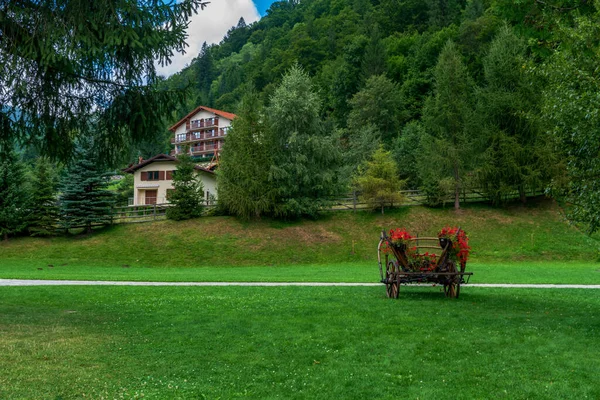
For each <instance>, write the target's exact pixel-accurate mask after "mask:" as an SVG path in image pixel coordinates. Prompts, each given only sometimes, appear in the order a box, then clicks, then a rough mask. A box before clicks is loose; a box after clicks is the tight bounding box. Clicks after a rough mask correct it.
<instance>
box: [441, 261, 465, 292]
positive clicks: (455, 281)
mask: <svg viewBox="0 0 600 400" xmlns="http://www.w3.org/2000/svg"><path fill="white" fill-rule="evenodd" d="M448 272H453V273H457V274H458V270H457V269H456V265H455V264H454V263H451V264H450V265H449V266H448ZM460 277H461V276H460V275H450V276H448V278H447V279H446V282H445V283H444V294H445V295H446V297H450V298H451V299H457V298H458V295H459V294H460Z"/></svg>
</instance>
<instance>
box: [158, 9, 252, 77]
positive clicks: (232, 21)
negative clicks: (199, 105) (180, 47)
mask: <svg viewBox="0 0 600 400" xmlns="http://www.w3.org/2000/svg"><path fill="white" fill-rule="evenodd" d="M240 17H244V20H245V21H246V23H247V24H250V23H252V22H254V21H258V19H259V18H260V15H259V14H258V11H257V10H256V6H255V5H254V3H253V2H252V0H210V4H208V5H207V6H206V8H205V9H204V10H203V11H199V12H198V14H196V15H193V16H192V17H191V19H190V25H189V26H188V38H187V40H186V42H187V44H188V45H189V47H186V49H185V50H186V52H185V54H180V53H176V54H175V56H173V58H172V60H171V61H172V63H171V64H169V65H166V66H165V67H161V66H159V65H157V70H158V73H159V74H160V75H165V76H169V75H172V74H174V73H176V72H179V71H181V70H182V69H183V67H185V66H186V65H189V63H190V62H191V61H192V59H193V58H194V57H196V56H197V55H198V53H199V52H200V48H201V47H202V43H204V42H206V43H208V44H212V43H219V42H220V41H221V40H222V39H223V37H224V36H225V34H226V33H227V31H228V30H229V28H231V27H232V26H236V25H237V23H238V21H239V19H240Z"/></svg>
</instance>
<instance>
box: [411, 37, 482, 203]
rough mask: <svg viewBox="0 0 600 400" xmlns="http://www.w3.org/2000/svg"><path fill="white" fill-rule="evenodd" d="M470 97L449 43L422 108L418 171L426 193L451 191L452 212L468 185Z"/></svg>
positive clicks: (471, 148)
mask: <svg viewBox="0 0 600 400" xmlns="http://www.w3.org/2000/svg"><path fill="white" fill-rule="evenodd" d="M470 97H471V88H470V86H469V76H468V73H467V69H466V68H465V66H464V64H463V63H462V60H461V55H460V53H459V52H458V50H457V48H456V46H455V45H454V43H452V42H450V41H449V42H448V43H447V44H446V46H444V49H443V50H442V53H441V54H440V57H439V61H438V64H437V66H436V68H435V91H434V95H433V96H432V97H431V98H430V99H429V101H428V103H427V105H426V106H425V111H424V120H425V128H426V129H427V135H425V136H424V137H423V139H422V141H421V145H422V149H423V154H422V157H421V158H420V159H419V170H420V171H421V180H422V181H423V184H424V185H425V187H426V188H427V189H429V190H431V188H434V193H435V192H438V191H439V192H445V191H448V189H449V188H450V187H451V188H452V190H451V192H452V193H453V195H454V208H455V209H458V208H460V193H461V191H462V189H463V187H465V186H466V184H467V181H466V175H467V173H468V172H470V170H471V168H472V165H471V164H472V161H473V156H474V141H473V138H472V137H471V136H470V134H469V133H470V132H469V130H470V128H471V122H472V114H473V109H472V104H471V102H470ZM471 132H472V131H471ZM436 186H437V187H438V188H436Z"/></svg>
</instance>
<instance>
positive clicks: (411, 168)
mask: <svg viewBox="0 0 600 400" xmlns="http://www.w3.org/2000/svg"><path fill="white" fill-rule="evenodd" d="M424 135H425V132H424V128H423V124H421V123H420V122H418V121H412V122H410V123H408V124H406V125H405V126H404V128H403V129H402V133H401V134H400V136H399V137H398V139H396V141H395V143H394V148H393V152H392V154H393V156H394V160H395V161H396V164H397V165H398V168H399V170H400V178H401V179H404V180H405V181H406V187H407V188H409V189H418V188H419V187H421V186H422V182H421V177H420V176H419V159H420V158H421V157H422V148H421V138H422V137H423V136H424Z"/></svg>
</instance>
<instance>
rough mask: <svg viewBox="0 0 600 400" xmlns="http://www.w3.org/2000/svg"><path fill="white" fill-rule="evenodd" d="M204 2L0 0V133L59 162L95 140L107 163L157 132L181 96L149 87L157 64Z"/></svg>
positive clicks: (180, 46)
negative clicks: (79, 143)
mask: <svg viewBox="0 0 600 400" xmlns="http://www.w3.org/2000/svg"><path fill="white" fill-rule="evenodd" d="M205 5H206V3H203V2H202V1H201V0H182V1H177V2H162V1H149V2H142V1H138V0H119V1H80V0H64V1H58V2H57V1H47V0H41V1H24V2H21V1H1V2H0V60H2V62H0V88H2V90H0V104H1V105H2V106H1V107H0V137H3V138H9V139H17V140H21V141H23V142H25V141H28V142H29V143H31V142H34V143H36V144H39V147H40V148H41V150H42V151H43V153H44V154H46V155H50V156H52V157H57V158H61V159H63V160H68V159H69V158H70V156H71V151H72V149H73V143H74V139H76V138H77V137H87V136H89V135H90V134H102V136H103V137H104V140H102V141H98V142H97V143H96V144H97V146H98V151H102V154H103V155H104V156H105V157H107V158H109V159H111V160H112V159H113V158H118V157H120V156H122V155H123V153H122V151H123V148H124V146H128V145H130V144H131V143H132V142H137V141H140V140H143V139H144V138H146V137H147V135H148V133H149V132H154V131H157V130H160V129H164V128H163V121H162V118H163V116H165V115H167V113H168V112H169V111H170V110H172V109H173V108H174V107H175V104H176V101H175V100H181V98H182V97H183V93H181V92H180V94H179V96H175V97H179V99H177V98H174V96H173V93H171V92H170V91H164V90H158V89H157V88H156V86H155V85H154V84H157V83H159V82H160V80H161V79H160V77H159V76H158V74H157V71H156V69H157V65H162V66H164V65H168V64H169V63H170V62H171V60H172V58H173V55H174V53H175V52H180V53H183V52H184V49H185V47H186V39H187V36H188V34H187V28H188V25H189V18H190V17H191V16H192V15H193V14H194V13H196V12H197V11H198V10H199V9H201V8H203V7H204V6H205ZM23 88H27V89H26V90H24V89H23ZM7 105H8V107H4V106H7ZM92 118H95V119H97V121H98V123H97V124H94V125H95V126H94V131H93V132H92V131H91V130H90V126H91V124H89V121H90V119H92ZM6 122H7V123H6Z"/></svg>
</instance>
